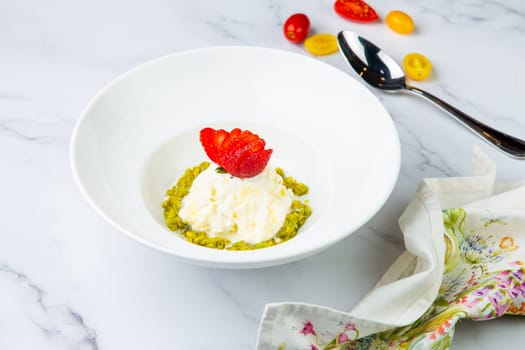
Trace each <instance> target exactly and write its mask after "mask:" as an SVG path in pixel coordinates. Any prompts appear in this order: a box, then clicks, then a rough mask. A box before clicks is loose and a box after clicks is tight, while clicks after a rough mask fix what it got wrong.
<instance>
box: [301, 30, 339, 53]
mask: <svg viewBox="0 0 525 350" xmlns="http://www.w3.org/2000/svg"><path fill="white" fill-rule="evenodd" d="M304 47H305V48H306V50H307V51H308V52H310V53H311V54H312V55H315V56H324V55H330V54H333V53H335V52H337V50H339V47H338V46H337V38H336V37H335V35H332V34H315V35H312V36H311V37H309V38H307V39H306V40H305V41H304Z"/></svg>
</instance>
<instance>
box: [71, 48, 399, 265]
mask: <svg viewBox="0 0 525 350" xmlns="http://www.w3.org/2000/svg"><path fill="white" fill-rule="evenodd" d="M214 50H257V51H265V52H270V53H274V54H281V55H290V56H293V57H295V58H299V59H303V60H312V57H309V56H306V55H302V54H299V53H295V52H291V51H286V50H281V49H275V48H268V47H260V46H249V45H219V46H208V47H200V48H194V49H189V50H184V51H178V52H173V53H169V54H166V55H162V56H159V57H156V58H153V59H151V60H148V61H145V62H143V63H140V64H138V65H136V66H133V67H132V68H130V69H128V70H126V71H124V72H123V73H120V74H119V75H117V76H116V77H115V78H113V79H111V80H110V81H109V82H107V83H106V84H105V85H103V87H102V88H101V89H100V90H99V91H98V92H97V93H96V94H95V95H94V96H93V97H92V98H91V99H90V100H89V102H88V103H87V104H86V105H85V107H84V108H83V109H82V111H81V113H80V114H79V117H78V119H77V121H76V122H75V126H74V128H73V131H72V133H71V139H70V142H69V162H70V167H71V171H72V175H73V178H74V182H75V184H76V187H77V188H78V189H79V191H80V193H81V195H82V197H84V199H85V200H86V201H87V203H88V204H89V206H90V207H91V208H93V209H94V210H95V212H96V213H97V214H98V215H100V216H101V217H102V218H103V219H104V220H105V221H106V222H108V223H109V224H110V225H111V226H113V227H114V228H116V229H117V230H119V231H120V232H121V233H124V234H125V236H127V237H128V238H131V239H132V240H134V241H136V242H139V243H141V244H143V245H145V246H147V247H149V248H152V249H154V250H157V251H160V252H163V253H166V254H169V255H171V256H173V257H175V258H177V259H180V260H182V261H185V262H188V263H191V264H194V265H201V266H206V267H215V268H228V269H245V268H260V267H267V266H275V265H280V264H284V263H287V262H291V261H295V260H298V259H301V258H304V257H307V256H311V255H314V254H316V253H318V252H320V251H322V250H324V249H326V248H328V247H330V246H332V245H334V244H336V243H337V242H339V241H341V240H343V239H345V238H347V237H348V236H350V235H351V234H352V233H353V232H355V231H357V230H358V229H359V228H361V227H362V226H363V225H365V224H366V223H367V222H368V221H369V220H370V219H371V218H373V217H374V216H375V215H377V213H378V212H379V211H380V210H381V208H382V207H383V206H384V204H385V203H386V201H387V200H388V198H389V197H390V196H391V194H392V192H393V190H394V188H395V185H396V184H397V181H398V179H399V174H400V168H401V142H400V138H399V133H398V131H397V128H396V127H395V124H394V121H393V119H392V117H391V115H390V113H389V111H388V110H387V109H386V108H385V106H384V105H383V103H382V102H381V101H380V100H379V99H378V98H377V96H375V95H374V94H373V93H372V92H371V91H370V89H369V88H368V87H367V86H365V85H363V84H359V85H361V86H362V88H364V89H365V90H367V91H368V93H370V94H371V95H372V96H373V98H374V99H375V100H377V102H378V103H379V105H380V106H381V107H382V108H383V110H384V112H385V113H386V114H387V115H388V116H389V117H390V118H388V121H389V122H390V123H391V129H392V130H393V132H394V134H395V135H394V136H395V137H394V140H395V145H391V146H394V153H393V155H395V159H393V165H394V167H393V168H392V170H393V172H394V174H393V175H394V176H391V177H390V181H389V183H388V185H387V186H384V187H385V189H387V190H385V191H384V193H383V198H381V200H380V201H377V204H376V205H375V206H374V207H373V208H370V210H369V211H368V215H366V216H363V217H362V218H361V220H359V221H357V222H356V223H355V225H354V227H348V228H347V229H346V230H345V231H344V232H340V233H338V234H337V235H336V236H335V237H334V239H332V240H328V241H323V242H321V243H320V244H319V245H317V246H316V247H315V248H310V249H303V250H300V251H298V252H296V253H295V254H289V255H285V256H277V257H276V256H275V255H270V254H268V255H267V256H266V255H264V254H261V255H260V258H257V259H255V258H254V256H253V255H247V254H246V252H245V251H243V252H236V251H227V252H228V254H224V255H223V256H224V257H226V256H235V255H237V254H245V255H244V256H245V257H246V258H247V259H245V260H242V261H239V260H238V259H220V260H219V259H215V258H214V257H213V256H206V255H204V254H203V255H202V256H199V257H198V258H196V257H194V256H189V255H184V254H175V253H174V252H173V250H171V249H169V248H167V247H164V246H163V245H160V244H156V243H153V242H150V241H148V240H146V239H144V238H142V237H140V236H139V235H136V234H134V233H133V232H131V231H130V230H128V229H126V228H124V227H123V226H122V225H121V224H119V223H118V222H117V221H115V220H113V219H112V218H111V217H110V216H109V215H108V214H106V213H105V212H104V211H103V210H102V209H101V208H100V207H99V206H98V205H97V203H96V202H95V200H94V199H93V198H92V197H91V195H90V194H89V193H88V191H87V189H86V187H85V186H84V184H83V183H82V181H81V179H80V175H79V171H78V169H77V166H76V161H77V158H76V155H75V153H76V152H75V151H76V143H77V138H78V134H79V131H80V129H81V127H82V124H83V122H84V120H85V119H86V118H87V116H88V115H89V113H88V112H89V111H90V110H91V108H92V107H93V106H94V105H95V104H96V103H97V102H98V100H99V99H100V98H101V97H102V96H103V95H104V94H106V93H107V92H108V91H109V90H110V89H111V88H112V87H113V86H115V85H117V84H119V83H120V82H121V81H122V80H124V79H126V78H127V77H128V76H130V75H132V74H133V73H134V72H136V71H139V70H141V69H144V68H146V67H148V66H151V65H155V64H157V63H159V62H162V61H165V60H170V59H173V58H176V57H180V56H184V55H192V54H197V53H199V52H206V51H214ZM314 62H316V64H320V65H322V66H325V67H326V68H328V69H332V70H336V71H337V72H338V73H346V72H344V71H342V70H341V69H339V68H337V67H335V66H334V65H331V64H328V63H326V62H323V61H320V60H314ZM349 77H350V78H352V79H354V77H352V76H350V75H349ZM354 80H355V81H357V80H356V79H354ZM229 253H233V254H234V255H230V254H229Z"/></svg>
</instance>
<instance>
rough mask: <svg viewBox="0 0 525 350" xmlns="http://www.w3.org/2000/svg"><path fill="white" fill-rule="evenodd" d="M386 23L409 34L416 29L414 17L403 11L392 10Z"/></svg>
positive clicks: (401, 32)
mask: <svg viewBox="0 0 525 350" xmlns="http://www.w3.org/2000/svg"><path fill="white" fill-rule="evenodd" d="M386 25H387V26H388V27H389V28H390V29H392V30H393V31H394V32H396V33H399V34H409V33H412V31H413V30H414V21H413V20H412V17H410V16H409V15H407V14H406V13H404V12H402V11H397V10H396V11H391V12H389V13H388V15H386Z"/></svg>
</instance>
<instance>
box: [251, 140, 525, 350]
mask: <svg viewBox="0 0 525 350" xmlns="http://www.w3.org/2000/svg"><path fill="white" fill-rule="evenodd" d="M473 165H474V172H473V173H474V176H472V177H460V178H440V179H425V180H423V181H422V182H421V184H420V186H419V189H418V191H417V194H416V196H415V198H414V199H413V200H412V202H411V203H410V204H409V206H408V207H407V209H406V210H405V212H404V213H403V215H402V216H401V218H400V220H399V224H400V227H401V230H402V232H403V236H404V240H405V245H406V252H405V253H403V254H402V255H401V256H400V257H399V258H398V260H397V261H396V262H395V263H394V265H392V267H391V268H390V269H389V270H388V271H387V272H386V273H385V275H384V276H383V277H382V279H381V280H380V281H379V283H378V284H377V285H376V286H375V287H374V288H373V289H372V290H371V291H370V292H369V293H368V294H367V295H366V296H365V297H364V299H363V300H362V301H361V302H360V303H358V305H357V306H356V307H355V308H354V309H353V310H351V311H350V312H341V311H337V310H333V309H330V308H327V307H322V306H316V305H310V304H303V303H280V304H269V305H267V306H266V309H265V312H264V315H263V318H262V321H261V325H260V329H259V336H258V340H257V350H270V349H272V350H276V349H279V350H285V349H286V350H292V349H293V350H295V349H301V350H302V349H308V350H321V349H341V350H342V349H348V350H350V349H434V350H440V349H449V348H450V345H451V341H452V336H453V334H454V327H455V325H456V323H457V322H458V321H460V320H463V319H470V320H488V319H492V318H496V317H499V316H502V315H504V314H513V315H525V276H524V275H525V182H520V183H512V184H499V183H495V175H496V169H495V165H494V164H493V163H492V162H491V161H490V160H489V159H488V158H487V157H486V156H485V155H484V154H483V153H481V151H480V150H479V149H477V148H476V149H475V150H474V156H473Z"/></svg>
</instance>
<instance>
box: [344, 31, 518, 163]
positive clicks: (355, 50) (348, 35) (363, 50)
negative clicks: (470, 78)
mask: <svg viewBox="0 0 525 350" xmlns="http://www.w3.org/2000/svg"><path fill="white" fill-rule="evenodd" d="M337 42H338V44H339V49H340V51H341V53H342V54H343V56H344V57H345V58H346V60H347V61H348V63H350V65H351V66H352V68H354V70H355V71H356V72H357V73H358V74H359V76H360V77H361V78H363V79H364V80H365V81H366V82H367V83H368V84H370V85H372V86H374V87H376V88H378V89H382V90H388V91H392V92H397V91H408V92H411V93H413V94H414V95H418V96H421V97H423V98H425V99H426V100H428V101H430V102H432V103H434V104H435V105H436V106H438V107H440V108H441V109H443V110H444V111H446V112H448V114H450V115H451V116H452V117H454V118H455V119H456V120H457V121H458V122H460V123H461V124H463V126H465V127H467V128H468V129H469V130H470V131H472V132H473V133H475V134H477V135H478V136H480V137H481V138H482V139H483V140H485V141H487V142H488V143H490V144H491V145H493V146H496V147H497V148H498V149H500V150H501V151H503V152H505V153H506V154H507V155H509V156H511V157H513V158H516V159H525V141H523V140H521V139H519V138H517V137H514V136H511V135H508V134H505V133H503V132H501V131H498V130H496V129H494V128H492V127H490V126H488V125H485V124H483V123H481V122H479V121H477V120H476V119H474V118H472V117H471V116H469V115H467V114H465V113H463V112H461V111H460V110H459V109H457V108H455V107H453V106H451V105H450V104H448V103H446V102H445V101H443V100H441V99H440V98H438V97H436V96H434V95H432V94H430V93H428V92H426V91H423V90H421V89H418V88H416V87H413V86H410V85H407V83H406V81H405V74H404V73H403V70H402V69H401V67H400V66H399V65H398V64H397V63H396V62H395V61H394V60H393V59H392V57H390V56H389V55H388V54H386V53H385V52H384V51H382V50H381V49H380V48H378V47H377V46H375V45H374V44H372V43H371V42H370V41H368V40H366V39H364V38H362V37H360V36H359V35H357V34H356V33H353V32H351V31H348V30H344V31H341V32H340V33H339V34H338V35H337Z"/></svg>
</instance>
